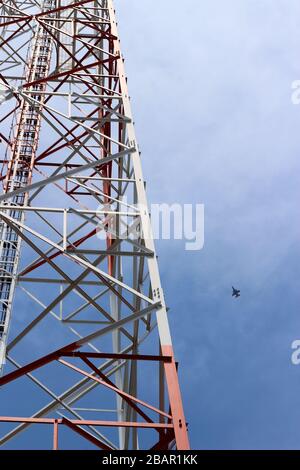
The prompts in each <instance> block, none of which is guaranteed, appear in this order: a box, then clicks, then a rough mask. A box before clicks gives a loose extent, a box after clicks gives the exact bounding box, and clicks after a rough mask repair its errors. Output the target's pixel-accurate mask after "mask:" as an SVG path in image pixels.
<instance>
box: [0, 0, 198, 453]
mask: <svg viewBox="0 0 300 470" xmlns="http://www.w3.org/2000/svg"><path fill="white" fill-rule="evenodd" d="M0 5H1V10H0V42H1V45H0V111H1V113H0V139H1V142H0V145H1V148H2V153H1V155H2V160H1V164H2V170H1V181H2V184H3V194H2V195H1V196H0V234H1V237H0V369H1V370H2V377H1V378H0V386H1V389H0V413H1V414H2V416H0V430H1V429H2V430H3V432H2V437H0V443H1V444H2V445H5V448H10V447H9V446H10V441H11V439H12V438H15V437H17V436H19V437H18V439H19V441H16V442H22V444H20V445H25V446H27V448H28V447H31V448H34V443H32V442H31V441H30V439H31V438H30V436H32V435H33V434H32V433H30V431H31V430H32V428H33V427H35V426H36V425H41V424H43V425H44V424H47V425H50V426H51V427H52V428H53V449H58V447H60V448H63V447H64V443H63V439H60V444H58V442H59V441H58V433H59V429H62V428H67V429H68V430H69V431H72V432H74V433H76V434H77V435H78V436H79V437H80V438H81V441H80V442H81V444H80V448H85V446H86V445H92V446H96V447H98V448H100V449H105V450H111V449H112V450H116V449H140V448H153V449H171V448H177V449H188V448H189V441H188V435H187V425H186V421H185V417H184V411H183V405H182V400H181V394H180V388H179V383H178V375H177V364H176V362H175V359H174V352H173V347H172V342H171V336H170V331H169V325H168V317H167V309H166V304H165V299H164V294H163V290H162V287H161V281H160V276H159V269H158V262H157V256H156V253H155V247H154V242H153V237H152V233H151V222H150V214H149V210H148V205H147V198H146V192H145V183H144V179H143V175H142V169H141V158H140V153H139V149H138V144H137V140H136V135H135V130H134V122H133V118H132V112H131V107H130V97H129V94H128V89H127V79H126V75H125V69H124V60H123V58H122V55H121V51H120V42H119V36H118V30H117V21H116V17H115V11H114V6H113V2H112V0H81V1H71V0H44V1H41V0H31V1H30V0H27V1H13V0H11V1H5V2H4V1H1V2H0ZM154 150H155V149H154ZM3 374H4V375H3ZM11 394H13V395H11ZM16 395H18V396H19V397H20V400H17V401H16V402H15V403H14V405H15V409H16V413H18V414H17V416H16V415H14V416H6V414H7V413H6V409H7V407H8V405H9V409H11V403H12V402H13V401H14V400H15V399H12V398H10V397H11V396H13V397H15V396H16ZM28 414H29V417H28ZM107 416H110V417H111V419H107ZM12 426H13V427H12ZM23 431H24V433H23ZM25 431H26V432H25ZM146 431H147V432H146ZM26 435H28V436H29V437H28V438H26ZM68 442H69V441H68ZM76 442H78V441H76ZM86 443H87V444H86Z"/></svg>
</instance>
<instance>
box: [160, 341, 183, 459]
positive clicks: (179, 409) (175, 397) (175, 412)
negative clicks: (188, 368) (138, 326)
mask: <svg viewBox="0 0 300 470" xmlns="http://www.w3.org/2000/svg"><path fill="white" fill-rule="evenodd" d="M161 349H162V354H163V356H169V357H172V362H165V364H164V366H165V374H166V382H167V389H168V394H169V401H170V408H171V413H172V417H173V422H174V432H175V439H176V447H177V450H189V449H190V444H189V437H188V431H187V424H186V421H185V417H184V411H183V404H182V398H181V392H180V387H179V382H178V375H177V370H176V364H175V359H174V352H173V348H172V346H162V348H161Z"/></svg>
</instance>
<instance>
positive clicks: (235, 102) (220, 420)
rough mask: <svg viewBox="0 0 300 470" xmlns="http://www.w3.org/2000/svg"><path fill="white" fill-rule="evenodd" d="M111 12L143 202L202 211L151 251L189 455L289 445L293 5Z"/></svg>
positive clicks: (296, 146) (295, 251)
mask: <svg viewBox="0 0 300 470" xmlns="http://www.w3.org/2000/svg"><path fill="white" fill-rule="evenodd" d="M115 6H116V10H117V16H118V19H119V29H120V35H121V41H122V42H121V44H122V51H123V54H124V56H125V59H126V61H125V65H126V70H127V75H128V84H129V90H130V93H131V97H132V99H131V102H132V106H133V112H134V116H135V122H136V128H137V134H138V139H139V143H140V147H141V151H142V163H143V169H144V175H145V178H146V180H147V190H148V197H149V201H150V202H151V203H163V202H167V203H180V204H188V203H193V204H196V203H202V204H204V205H205V245H204V248H203V249H202V250H201V251H198V252H188V251H185V246H184V242H183V241H171V242H169V241H158V243H157V248H158V254H159V261H160V270H161V275H162V282H163V286H164V288H165V291H166V297H167V303H168V305H169V306H170V308H171V310H170V323H171V328H172V335H173V341H174V347H175V351H176V356H177V359H178V360H179V374H180V382H181V388H182V393H183V399H184V404H185V412H186V418H187V420H188V422H189V430H190V439H191V444H192V447H193V448H196V449H299V447H300V445H299V442H300V440H299V437H300V431H299V421H300V393H299V390H300V366H298V367H297V366H294V365H292V363H291V354H292V349H291V343H292V342H293V341H294V340H295V339H300V317H299V301H300V289H299V287H300V285H299V280H300V276H299V274H300V272H299V271H300V267H299V266H300V263H299V261H300V250H299V244H298V240H299V236H300V233H299V232H300V225H299V220H298V219H299V206H298V201H299V196H300V189H299V188H300V185H299V175H300V163H299V151H300V138H299V135H300V134H299V126H300V106H296V105H293V104H292V102H291V93H292V92H291V86H292V82H293V81H294V80H299V79H300V29H299V18H300V5H299V2H298V0H289V1H288V2H287V1H286V0H276V1H274V0H260V1H256V0H239V1H237V0H226V1H224V0H210V1H199V0H186V1H185V2H178V1H175V2H174V0H172V1H171V0H164V1H163V2H159V3H155V4H154V3H153V2H152V1H150V0H143V1H140V0H116V1H115ZM232 285H234V286H236V287H238V288H240V289H241V293H242V295H241V297H240V298H239V299H238V300H235V299H233V298H232V297H231V286H232Z"/></svg>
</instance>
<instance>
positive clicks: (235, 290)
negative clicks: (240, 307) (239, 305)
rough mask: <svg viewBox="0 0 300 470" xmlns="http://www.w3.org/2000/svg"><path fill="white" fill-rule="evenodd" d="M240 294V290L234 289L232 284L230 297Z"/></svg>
mask: <svg viewBox="0 0 300 470" xmlns="http://www.w3.org/2000/svg"><path fill="white" fill-rule="evenodd" d="M240 296H241V291H240V290H238V289H235V288H234V287H233V286H232V297H235V298H236V299H237V298H238V297H240Z"/></svg>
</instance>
